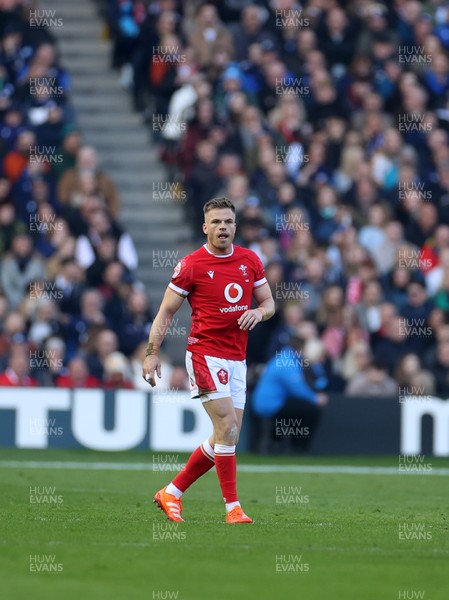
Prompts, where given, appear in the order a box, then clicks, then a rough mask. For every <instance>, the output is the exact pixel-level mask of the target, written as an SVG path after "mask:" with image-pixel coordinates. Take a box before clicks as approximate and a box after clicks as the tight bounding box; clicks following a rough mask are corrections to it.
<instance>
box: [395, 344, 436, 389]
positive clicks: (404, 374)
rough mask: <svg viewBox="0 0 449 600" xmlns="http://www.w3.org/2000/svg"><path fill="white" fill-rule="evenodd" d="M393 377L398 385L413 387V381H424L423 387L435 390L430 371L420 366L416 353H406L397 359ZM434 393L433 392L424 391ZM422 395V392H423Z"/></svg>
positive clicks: (433, 379)
mask: <svg viewBox="0 0 449 600" xmlns="http://www.w3.org/2000/svg"><path fill="white" fill-rule="evenodd" d="M394 378H395V380H396V381H397V383H398V384H399V387H405V388H409V387H410V386H412V387H413V383H412V382H413V381H423V382H425V388H426V389H431V390H435V378H434V376H433V375H432V373H431V372H430V371H426V370H425V369H423V368H422V364H421V359H420V358H419V356H418V355H416V354H411V353H410V354H406V355H405V356H403V357H402V358H401V360H400V361H399V363H398V365H397V367H396V371H395V374H394ZM426 393H434V392H432V391H431V392H426ZM422 395H424V392H423V394H422Z"/></svg>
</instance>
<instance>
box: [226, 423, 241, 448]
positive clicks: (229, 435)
mask: <svg viewBox="0 0 449 600" xmlns="http://www.w3.org/2000/svg"><path fill="white" fill-rule="evenodd" d="M223 433H224V437H225V438H226V440H227V443H228V444H230V445H235V444H236V443H237V439H238V436H239V427H238V423H237V421H234V420H230V421H228V422H227V423H226V425H225V429H224V432H223Z"/></svg>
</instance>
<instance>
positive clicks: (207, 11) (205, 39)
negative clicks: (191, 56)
mask: <svg viewBox="0 0 449 600" xmlns="http://www.w3.org/2000/svg"><path fill="white" fill-rule="evenodd" d="M189 45H190V46H192V48H193V50H194V52H195V60H196V62H197V63H198V65H199V66H200V67H201V68H202V69H211V68H212V67H213V66H214V62H215V61H216V60H217V57H221V56H222V55H224V56H225V57H226V59H225V60H223V62H224V63H225V62H226V61H228V60H230V59H232V57H233V43H232V37H231V34H230V33H229V31H228V30H227V29H226V27H224V25H223V23H221V21H220V19H219V16H218V13H217V9H216V8H215V6H213V5H212V4H203V5H202V6H200V7H199V8H198V10H197V12H196V16H195V22H194V26H193V29H192V31H191V33H190V35H189Z"/></svg>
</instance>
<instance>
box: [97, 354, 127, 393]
mask: <svg viewBox="0 0 449 600" xmlns="http://www.w3.org/2000/svg"><path fill="white" fill-rule="evenodd" d="M103 387H104V388H105V389H128V390H132V389H133V388H134V385H133V383H132V380H131V369H130V365H129V363H128V360H127V359H126V356H125V355H124V354H122V353H121V352H111V354H109V355H108V356H106V358H105V359H104V370H103Z"/></svg>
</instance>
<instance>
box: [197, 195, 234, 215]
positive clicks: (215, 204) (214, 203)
mask: <svg viewBox="0 0 449 600" xmlns="http://www.w3.org/2000/svg"><path fill="white" fill-rule="evenodd" d="M214 208H230V209H231V210H232V212H233V213H234V214H235V206H234V205H233V204H232V202H231V201H230V200H228V198H212V200H209V201H208V202H206V204H205V205H204V206H203V212H204V216H206V214H207V213H208V212H209V211H210V210H213V209H214Z"/></svg>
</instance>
